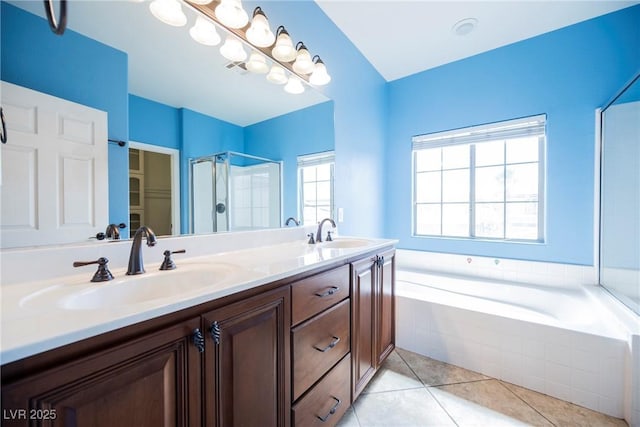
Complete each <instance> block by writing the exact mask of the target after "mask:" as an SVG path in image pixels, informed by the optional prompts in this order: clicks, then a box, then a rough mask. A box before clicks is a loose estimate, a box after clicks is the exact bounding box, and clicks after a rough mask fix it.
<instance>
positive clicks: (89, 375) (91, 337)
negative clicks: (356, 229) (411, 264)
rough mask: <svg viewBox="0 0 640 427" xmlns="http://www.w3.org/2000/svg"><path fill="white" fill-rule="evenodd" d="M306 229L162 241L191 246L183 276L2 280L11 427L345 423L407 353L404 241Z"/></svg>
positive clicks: (5, 401) (150, 271)
mask: <svg viewBox="0 0 640 427" xmlns="http://www.w3.org/2000/svg"><path fill="white" fill-rule="evenodd" d="M296 229H297V230H282V231H279V233H280V234H279V235H278V239H279V241H277V242H275V243H273V244H269V242H268V240H269V236H272V237H273V236H276V234H274V233H276V231H263V232H259V233H263V234H262V235H260V234H256V232H248V233H238V234H237V235H236V237H237V238H236V239H231V238H230V237H229V236H230V235H228V236H226V237H225V236H224V235H220V237H205V236H198V237H191V238H190V239H192V240H191V241H188V240H180V239H160V240H158V242H159V246H162V245H167V246H168V245H177V244H186V245H187V246H189V245H190V246H189V247H188V248H187V253H186V254H177V255H174V261H175V263H176V265H177V268H176V269H175V270H168V271H159V270H158V266H159V263H157V262H156V263H152V262H150V261H147V263H148V265H147V267H146V270H147V272H146V273H144V274H140V275H129V276H128V275H126V274H125V270H126V269H124V268H114V269H112V272H113V275H114V276H115V278H114V279H113V280H110V281H108V282H103V283H91V282H90V279H91V276H92V274H93V271H92V270H91V267H88V266H87V267H84V268H83V269H82V273H84V274H81V275H79V274H78V272H77V271H74V274H73V275H68V276H63V277H57V278H54V279H47V280H32V281H30V282H26V283H13V284H9V285H4V284H3V289H2V297H3V299H2V353H1V355H2V363H3V365H2V410H3V423H4V424H6V425H39V424H42V425H78V426H114V425H136V426H154V427H155V426H160V425H164V426H174V425H176V426H204V425H206V426H234V425H237V426H240V425H243V426H314V425H322V426H326V425H335V424H336V423H337V421H338V420H339V419H340V418H341V417H342V415H343V414H344V413H345V411H346V410H347V408H348V407H349V406H350V404H351V403H352V402H353V401H355V399H356V398H357V397H358V395H359V394H360V392H361V391H362V390H363V388H364V387H365V386H366V384H367V383H368V381H369V380H370V379H371V378H372V376H373V375H374V373H375V372H376V370H377V369H378V368H379V366H380V365H381V364H382V362H383V361H384V360H385V358H386V357H387V356H388V355H389V353H390V352H391V351H392V350H393V348H394V316H395V313H394V280H395V278H394V271H395V262H394V255H395V251H394V247H393V245H394V243H395V241H392V240H379V239H356V238H345V237H337V238H335V239H334V241H331V242H322V243H316V244H309V243H307V240H306V239H305V237H304V236H305V234H303V233H305V230H304V228H303V227H296ZM307 231H308V230H307ZM270 233H271V234H270ZM234 234H235V233H234ZM284 234H286V237H282V235H284ZM247 236H248V237H247ZM264 236H266V237H264ZM206 239H218V240H219V241H222V240H225V239H226V241H228V242H229V244H228V245H227V246H226V247H225V246H224V245H223V243H224V242H222V243H220V242H218V244H217V245H216V246H217V248H216V251H215V253H213V254H211V253H210V254H206V252H211V251H210V250H207V249H205V247H206V246H207V245H208V244H210V243H211V242H208V241H206ZM278 239H276V240H278ZM232 240H235V241H234V242H232ZM249 240H253V243H252V244H245V243H246V242H245V243H242V242H243V241H249ZM115 245H117V248H116V246H115ZM125 245H126V242H122V243H116V244H114V247H108V246H110V244H107V247H108V248H107V247H103V248H107V249H109V250H111V251H115V250H116V249H117V250H122V249H124V248H126V246H125ZM243 245H244V248H243V247H240V246H243ZM149 249H151V248H145V257H146V258H149V254H150V253H153V254H154V255H157V254H162V250H164V249H167V250H177V249H181V248H179V247H177V246H174V247H166V248H165V247H161V248H159V250H158V249H151V250H149ZM152 251H153V252H152ZM190 254H191V256H189V255H190ZM71 261H73V260H70V262H71ZM118 264H122V262H119V263H118ZM116 267H117V266H116Z"/></svg>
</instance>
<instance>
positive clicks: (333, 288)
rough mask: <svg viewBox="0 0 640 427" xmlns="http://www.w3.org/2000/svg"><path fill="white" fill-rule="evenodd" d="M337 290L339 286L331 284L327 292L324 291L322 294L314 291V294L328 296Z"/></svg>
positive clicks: (321, 296)
mask: <svg viewBox="0 0 640 427" xmlns="http://www.w3.org/2000/svg"><path fill="white" fill-rule="evenodd" d="M339 290H340V288H339V287H337V286H331V287H330V288H329V290H328V291H327V292H325V293H323V294H319V293H317V292H316V294H315V295H316V296H317V297H320V298H324V297H328V296H330V295H333V294H335V293H336V292H338V291H339Z"/></svg>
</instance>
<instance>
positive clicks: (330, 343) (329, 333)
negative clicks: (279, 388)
mask: <svg viewBox="0 0 640 427" xmlns="http://www.w3.org/2000/svg"><path fill="white" fill-rule="evenodd" d="M349 330H350V322H349V299H346V300H344V301H342V302H341V303H339V304H338V305H336V306H334V307H332V308H330V309H329V310H327V311H325V312H323V313H322V314H320V315H318V316H317V317H314V318H313V319H311V320H309V321H308V322H305V323H303V324H301V325H300V326H298V327H296V328H294V329H293V331H292V333H293V400H296V399H297V398H298V397H300V396H301V395H302V394H303V393H304V392H305V391H306V390H307V389H308V388H309V387H311V386H312V385H313V384H314V383H315V382H316V381H318V380H319V379H320V378H321V377H322V376H323V375H324V374H325V373H326V372H327V371H329V369H331V367H332V366H333V365H335V364H336V362H338V360H340V359H342V357H343V356H344V355H345V354H347V353H348V352H349V350H350V341H351V337H350V334H349Z"/></svg>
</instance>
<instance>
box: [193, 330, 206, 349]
mask: <svg viewBox="0 0 640 427" xmlns="http://www.w3.org/2000/svg"><path fill="white" fill-rule="evenodd" d="M191 340H192V342H193V345H195V346H196V348H197V349H198V352H199V353H204V336H203V335H202V332H201V331H200V328H196V329H194V330H193V335H192V336H191Z"/></svg>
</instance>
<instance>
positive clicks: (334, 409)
mask: <svg viewBox="0 0 640 427" xmlns="http://www.w3.org/2000/svg"><path fill="white" fill-rule="evenodd" d="M331 397H332V398H333V400H335V401H336V404H335V405H333V408H331V410H329V413H328V414H327V415H325V416H324V417H321V416H320V415H316V417H318V419H319V420H320V421H322V422H323V423H324V422H325V421H327V420H328V419H329V417H330V416H331V415H333V414H335V413H336V409H338V406H340V403H342V402H341V401H340V399H338V398H337V397H335V396H331Z"/></svg>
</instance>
